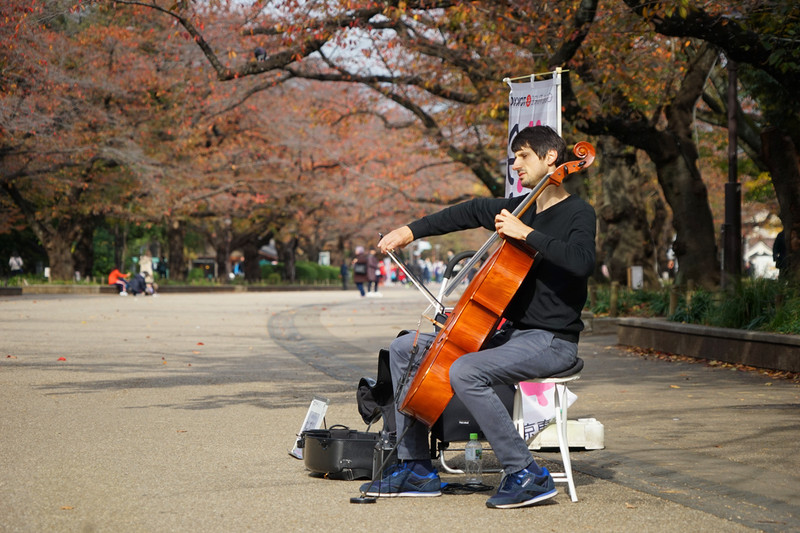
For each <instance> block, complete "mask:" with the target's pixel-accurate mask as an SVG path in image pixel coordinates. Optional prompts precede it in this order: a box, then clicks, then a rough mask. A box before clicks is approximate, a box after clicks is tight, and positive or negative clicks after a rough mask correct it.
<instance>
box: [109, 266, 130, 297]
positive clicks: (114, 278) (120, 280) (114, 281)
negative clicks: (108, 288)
mask: <svg viewBox="0 0 800 533" xmlns="http://www.w3.org/2000/svg"><path fill="white" fill-rule="evenodd" d="M108 284H109V285H116V286H117V289H118V290H119V293H120V295H122V296H127V295H128V276H127V275H126V274H123V273H122V272H120V271H119V268H117V267H114V270H112V271H111V273H110V274H109V275H108Z"/></svg>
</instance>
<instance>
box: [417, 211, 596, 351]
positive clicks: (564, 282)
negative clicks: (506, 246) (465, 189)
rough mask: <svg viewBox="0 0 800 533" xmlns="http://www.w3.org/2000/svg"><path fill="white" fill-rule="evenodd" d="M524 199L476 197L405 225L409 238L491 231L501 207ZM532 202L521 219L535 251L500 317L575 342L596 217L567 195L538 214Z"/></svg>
mask: <svg viewBox="0 0 800 533" xmlns="http://www.w3.org/2000/svg"><path fill="white" fill-rule="evenodd" d="M524 199H525V197H524V196H518V197H514V198H477V199H475V200H470V201H468V202H464V203H461V204H458V205H454V206H452V207H448V208H446V209H443V210H442V211H439V212H438V213H434V214H432V215H428V216H426V217H423V218H421V219H419V220H415V221H414V222H412V223H410V224H409V225H408V226H409V228H411V232H412V233H413V234H414V238H415V239H419V238H421V237H428V236H431V235H443V234H445V233H450V232H452V231H458V230H464V229H471V228H478V227H484V228H486V229H488V230H490V231H494V229H495V227H494V217H495V215H496V214H497V213H499V212H500V211H501V210H502V209H508V210H509V211H511V212H513V211H514V209H515V208H516V207H517V206H518V205H519V204H520V203H521V202H522V201H523V200H524ZM535 207H536V206H535V205H533V206H531V208H530V209H528V211H527V212H526V213H525V214H523V215H522V217H521V220H522V221H523V222H524V223H525V224H527V225H528V226H530V227H532V228H533V229H534V231H532V232H531V233H530V234H529V235H528V238H527V239H526V242H527V244H528V245H530V246H531V247H532V248H534V249H535V250H537V251H538V252H539V255H538V256H537V258H536V261H535V262H534V265H533V267H532V268H531V270H530V272H529V273H528V275H527V276H526V278H525V280H524V281H523V282H522V285H521V286H520V288H519V290H518V291H517V294H516V295H515V296H514V298H513V299H512V301H511V303H510V304H509V305H508V307H507V308H506V312H505V317H506V318H507V319H508V320H510V321H511V322H512V323H513V326H514V327H515V328H520V329H544V330H547V331H552V332H553V333H555V334H556V335H557V336H558V337H559V338H564V339H567V340H571V341H573V342H577V341H578V334H579V333H580V331H581V330H583V322H582V321H581V310H582V309H583V306H584V305H585V304H586V293H587V290H586V282H587V280H588V278H589V276H590V275H591V274H592V272H593V271H594V266H595V265H594V263H595V244H594V239H595V227H596V219H595V213H594V209H593V208H592V206H590V205H589V204H587V203H586V202H584V201H583V200H581V199H580V198H579V197H577V196H568V197H567V198H566V199H564V200H563V201H561V202H559V203H557V204H556V205H554V206H552V207H550V208H548V209H545V210H544V211H542V212H541V213H536V212H535Z"/></svg>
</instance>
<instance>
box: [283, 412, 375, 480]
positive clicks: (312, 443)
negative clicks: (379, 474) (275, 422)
mask: <svg viewBox="0 0 800 533" xmlns="http://www.w3.org/2000/svg"><path fill="white" fill-rule="evenodd" d="M379 438H380V434H379V433H368V432H366V431H357V430H355V429H350V428H348V427H346V426H339V425H336V426H331V427H330V429H310V430H308V431H304V432H303V433H301V434H300V440H299V441H298V445H299V447H301V448H303V462H304V463H305V466H306V468H307V469H309V470H310V471H311V472H312V473H314V474H319V475H324V476H325V477H327V478H330V479H345V480H348V481H352V480H354V479H371V478H372V462H373V456H374V454H375V444H376V443H377V442H378V440H379Z"/></svg>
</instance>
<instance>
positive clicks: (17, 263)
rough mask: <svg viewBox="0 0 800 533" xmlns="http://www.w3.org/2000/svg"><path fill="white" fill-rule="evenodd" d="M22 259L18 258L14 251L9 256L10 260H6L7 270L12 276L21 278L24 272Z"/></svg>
mask: <svg viewBox="0 0 800 533" xmlns="http://www.w3.org/2000/svg"><path fill="white" fill-rule="evenodd" d="M23 264H24V263H23V262H22V258H21V257H20V256H19V252H17V251H16V250H14V253H12V254H11V258H10V259H9V260H8V268H10V269H11V275H12V276H21V275H22V274H24V273H25V272H24V271H23V270H22V265H23Z"/></svg>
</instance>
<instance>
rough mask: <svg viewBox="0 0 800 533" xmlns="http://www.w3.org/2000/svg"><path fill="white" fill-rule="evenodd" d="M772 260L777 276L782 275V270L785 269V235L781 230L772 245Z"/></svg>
mask: <svg viewBox="0 0 800 533" xmlns="http://www.w3.org/2000/svg"><path fill="white" fill-rule="evenodd" d="M772 260H773V261H775V267H776V268H777V269H778V273H779V275H781V274H783V269H784V268H786V234H785V233H783V230H781V231H780V232H779V233H778V235H777V236H776V237H775V242H774V243H772Z"/></svg>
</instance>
